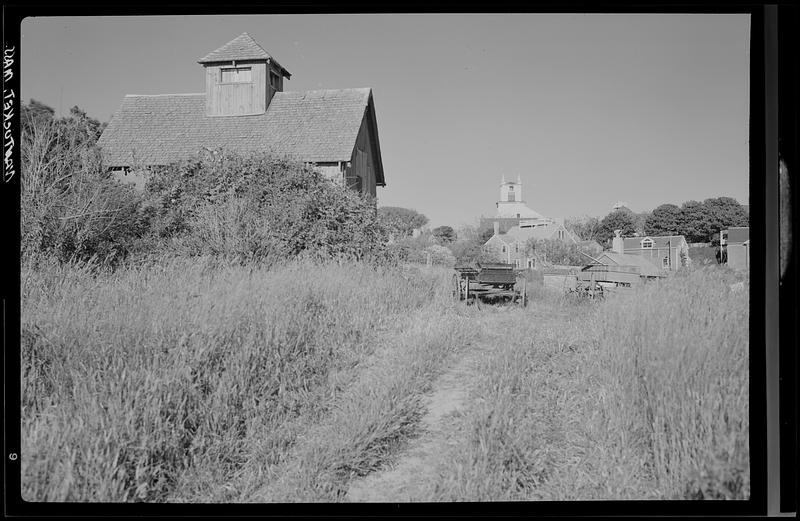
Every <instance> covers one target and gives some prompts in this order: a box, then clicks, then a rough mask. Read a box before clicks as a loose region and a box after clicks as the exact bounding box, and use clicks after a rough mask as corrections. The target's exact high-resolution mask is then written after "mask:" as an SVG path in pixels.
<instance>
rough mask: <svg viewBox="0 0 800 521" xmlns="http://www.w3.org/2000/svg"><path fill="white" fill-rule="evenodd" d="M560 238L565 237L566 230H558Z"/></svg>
mask: <svg viewBox="0 0 800 521" xmlns="http://www.w3.org/2000/svg"><path fill="white" fill-rule="evenodd" d="M558 238H559V239H563V238H564V230H558Z"/></svg>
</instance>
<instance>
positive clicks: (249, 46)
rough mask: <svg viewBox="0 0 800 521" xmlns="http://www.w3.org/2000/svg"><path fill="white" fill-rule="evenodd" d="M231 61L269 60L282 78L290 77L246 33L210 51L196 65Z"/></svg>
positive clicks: (287, 72)
mask: <svg viewBox="0 0 800 521" xmlns="http://www.w3.org/2000/svg"><path fill="white" fill-rule="evenodd" d="M233 60H236V61H239V60H243V61H244V60H270V61H272V62H273V63H274V64H275V65H277V66H278V68H280V69H281V70H282V71H283V73H284V76H286V77H287V78H289V77H291V74H289V71H287V70H286V69H284V68H283V67H281V65H280V64H279V63H278V62H277V61H276V60H275V58H273V57H272V56H270V54H269V53H268V52H267V51H265V50H264V48H263V47H261V46H260V45H259V44H258V42H256V41H255V40H253V38H252V37H251V36H250V35H249V34H247V33H242V34H240V35H239V36H237V37H236V38H234V39H233V40H231V41H229V42H228V43H226V44H225V45H223V46H222V47H220V48H219V49H216V50H214V51H211V52H210V53H208V54H206V55H205V56H203V57H202V58H200V59H199V60H197V63H214V62H229V61H233Z"/></svg>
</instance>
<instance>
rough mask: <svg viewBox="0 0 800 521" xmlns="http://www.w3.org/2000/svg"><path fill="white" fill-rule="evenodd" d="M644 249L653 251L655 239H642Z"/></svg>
mask: <svg viewBox="0 0 800 521" xmlns="http://www.w3.org/2000/svg"><path fill="white" fill-rule="evenodd" d="M642 248H647V249H652V248H653V239H651V238H650V237H645V238H644V239H642Z"/></svg>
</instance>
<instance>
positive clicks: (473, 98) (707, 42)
mask: <svg viewBox="0 0 800 521" xmlns="http://www.w3.org/2000/svg"><path fill="white" fill-rule="evenodd" d="M243 32H247V33H249V34H250V36H252V37H253V38H254V39H255V40H256V41H257V42H258V43H259V44H261V46H262V47H263V48H264V49H266V50H267V52H269V53H270V54H271V55H272V56H273V57H275V59H276V60H277V61H278V62H279V63H280V64H281V65H282V66H284V67H285V68H286V69H287V70H289V72H290V73H291V75H292V76H291V80H289V81H285V83H284V90H287V91H290V90H311V89H340V88H356V87H371V88H372V89H373V96H374V100H375V109H376V115H377V122H378V134H379V139H380V146H381V155H382V160H383V166H384V173H385V178H386V187H383V188H381V187H379V188H378V204H379V205H380V206H402V207H406V208H413V209H415V210H417V211H418V212H421V213H423V214H425V215H426V216H427V217H428V218H429V220H430V223H429V224H430V226H432V227H433V226H440V225H450V226H453V227H458V226H460V225H463V224H474V223H475V222H477V220H478V218H479V217H480V216H482V215H483V216H487V217H488V216H492V215H494V214H495V213H496V211H497V210H496V207H495V202H496V201H497V200H498V198H499V185H500V180H501V176H503V175H505V177H506V178H507V179H514V180H516V178H517V176H519V177H520V178H521V180H522V183H523V199H524V201H525V203H526V204H527V205H528V206H529V207H530V208H532V209H534V210H536V211H537V212H539V213H540V214H543V215H545V216H548V217H560V218H569V217H579V216H596V217H603V216H604V215H606V214H607V213H608V212H609V211H610V210H611V207H612V206H613V205H614V203H616V202H617V201H623V202H625V203H627V206H628V207H629V208H631V209H632V210H634V211H636V212H641V211H649V210H652V209H653V208H655V207H656V206H658V205H660V204H663V203H673V204H678V205H680V204H681V203H683V202H684V201H687V200H692V199H694V200H703V199H706V198H709V197H719V196H729V197H733V198H735V199H737V200H738V201H739V202H740V203H742V204H748V186H749V172H748V169H749V165H748V162H749V159H748V157H749V156H748V154H749V151H748V119H749V60H750V18H749V16H748V15H734V14H692V15H676V14H647V15H633V14H628V15H626V14H568V15H559V14H513V15H512V14H498V15H490V14H474V15H469V14H462V15H448V14H421V15H397V14H385V15H366V14H364V15H344V14H338V15H259V16H254V15H235V16H219V15H203V16H133V17H37V18H26V19H25V20H24V21H23V23H22V27H21V33H22V42H21V61H20V63H21V91H22V92H21V97H22V99H23V101H25V102H26V103H27V102H29V100H30V99H31V98H32V99H36V100H38V101H40V102H43V103H45V104H47V105H49V106H51V107H53V108H54V109H56V111H57V113H61V114H66V113H68V112H69V108H70V107H72V106H74V105H77V106H79V107H80V108H82V109H83V110H85V111H86V112H87V113H88V115H89V116H91V117H94V118H97V119H99V120H101V121H108V120H109V119H110V118H111V116H112V115H113V113H114V112H115V111H116V110H117V109H118V108H119V106H120V104H121V103H122V99H123V97H124V96H125V95H126V94H171V93H200V92H203V90H204V80H203V67H202V66H201V65H200V64H198V63H197V60H198V59H200V58H201V57H202V56H204V55H205V54H207V53H208V52H210V51H212V50H214V49H216V48H218V47H220V46H222V45H224V44H225V43H227V42H228V41H230V40H232V39H234V38H235V37H237V36H239V35H240V34H241V33H243Z"/></svg>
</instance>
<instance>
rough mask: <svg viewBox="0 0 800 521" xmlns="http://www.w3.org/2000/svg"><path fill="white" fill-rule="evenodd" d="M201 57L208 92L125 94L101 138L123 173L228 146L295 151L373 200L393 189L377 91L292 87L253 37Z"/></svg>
mask: <svg viewBox="0 0 800 521" xmlns="http://www.w3.org/2000/svg"><path fill="white" fill-rule="evenodd" d="M198 63H199V64H200V65H202V67H203V68H204V71H205V92H203V93H199V94H163V95H127V96H125V99H123V101H122V105H121V106H120V108H119V110H117V112H116V113H115V114H114V116H113V117H112V119H111V121H110V123H109V124H108V126H107V127H106V129H105V131H104V132H103V134H102V136H101V137H100V140H99V141H98V145H99V146H100V148H101V153H102V157H103V161H104V163H105V165H106V166H107V167H109V169H110V170H111V171H112V173H113V175H114V176H115V177H117V178H118V179H120V180H122V181H124V182H133V183H136V184H142V181H143V179H144V178H145V177H146V171H147V168H149V167H153V166H158V165H166V164H170V163H173V162H177V161H181V160H184V159H187V158H189V157H191V156H193V155H195V154H198V153H200V152H201V151H203V150H206V151H211V152H213V151H218V150H220V149H224V150H229V151H235V152H242V153H248V152H259V151H264V152H272V153H275V154H277V155H282V156H291V157H293V158H296V159H298V160H300V161H303V162H305V163H308V164H313V165H314V166H315V168H317V169H319V171H321V172H322V173H323V174H324V175H326V176H328V177H329V178H331V179H333V180H335V181H336V182H338V183H342V184H346V185H347V186H349V187H352V188H353V189H355V190H357V191H359V192H361V193H364V194H369V195H372V196H375V195H376V187H377V186H386V182H385V179H384V172H383V163H382V160H381V149H380V143H379V140H378V125H377V121H376V117H375V103H374V100H373V95H372V89H370V88H357V89H338V90H311V91H284V83H285V81H286V80H289V79H290V78H291V74H290V73H289V71H288V70H286V69H285V68H284V67H283V66H282V65H280V64H279V63H278V62H277V60H275V58H273V57H272V56H271V55H270V54H269V53H267V52H266V51H265V50H264V49H263V48H262V47H261V46H260V45H259V44H258V43H256V41H255V40H253V38H251V37H250V35H248V34H247V33H243V34H242V35H240V36H238V37H237V38H235V39H233V40H231V41H230V42H228V43H226V44H225V45H223V46H222V47H220V48H218V49H216V50H214V51H212V52H210V53H208V54H207V55H205V56H204V57H202V58H201V59H200V60H198ZM143 72H144V71H143Z"/></svg>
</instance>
